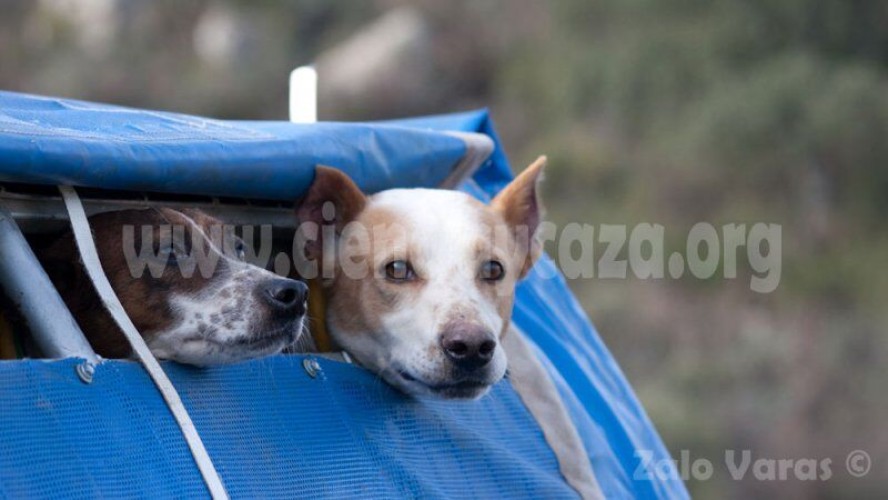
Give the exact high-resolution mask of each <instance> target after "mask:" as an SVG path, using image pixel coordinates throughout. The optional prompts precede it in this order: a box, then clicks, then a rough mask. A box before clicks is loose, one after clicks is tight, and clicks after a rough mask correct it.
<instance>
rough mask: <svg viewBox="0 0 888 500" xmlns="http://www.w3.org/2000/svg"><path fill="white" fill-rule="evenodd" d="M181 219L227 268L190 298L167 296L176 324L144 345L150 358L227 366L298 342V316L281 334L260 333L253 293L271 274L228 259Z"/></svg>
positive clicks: (300, 320) (197, 228) (195, 226)
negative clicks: (148, 350)
mask: <svg viewBox="0 0 888 500" xmlns="http://www.w3.org/2000/svg"><path fill="white" fill-rule="evenodd" d="M181 215H182V217H184V218H185V219H186V221H187V222H188V224H189V225H190V226H191V228H192V230H193V231H196V232H197V234H199V235H200V236H201V237H202V238H203V239H204V242H205V243H206V244H207V245H208V247H209V250H210V252H212V253H213V254H215V255H214V256H215V257H217V258H218V259H219V262H220V263H221V262H222V261H224V263H225V265H227V266H228V270H227V272H225V273H221V272H219V271H218V270H217V271H216V274H215V275H214V276H213V278H212V279H211V280H210V281H209V282H208V283H209V286H207V287H206V288H205V289H204V290H202V291H201V292H200V293H198V294H196V295H194V296H186V295H183V294H177V295H174V296H172V297H170V299H169V304H170V307H171V309H172V312H173V313H174V314H175V316H176V318H177V319H178V321H177V322H176V323H175V324H173V325H172V326H171V327H169V328H167V329H165V330H163V331H160V332H157V333H155V335H154V336H152V338H151V339H150V340H149V341H148V346H149V348H150V349H151V351H152V352H153V353H154V355H155V356H157V357H159V358H164V359H173V360H176V361H179V362H181V363H188V364H192V365H213V364H222V363H232V362H236V361H241V360H245V359H250V358H256V357H261V356H265V355H269V354H275V353H278V352H280V351H281V350H283V349H284V348H285V347H287V346H288V345H290V344H292V343H293V342H294V341H295V340H296V339H298V337H299V335H300V334H301V332H302V323H303V318H302V317H301V316H300V317H298V318H294V321H293V322H292V324H290V325H289V326H288V328H287V330H286V331H264V330H263V329H262V328H263V327H264V325H265V321H264V317H263V312H264V309H263V308H261V307H258V306H257V304H256V303H255V302H256V298H255V294H254V290H255V289H256V287H257V286H258V285H259V284H260V283H261V282H263V281H267V280H270V279H274V278H277V276H276V275H275V274H274V273H271V272H269V271H267V270H265V269H262V268H260V267H258V266H254V265H252V264H249V263H246V262H243V261H240V260H238V259H235V258H232V257H230V256H229V255H228V254H226V252H224V251H223V250H222V249H221V248H219V247H218V246H216V245H215V244H214V243H213V241H212V238H210V237H209V236H208V235H207V234H206V233H205V232H204V231H203V229H202V228H201V227H200V226H199V225H198V224H197V223H196V222H195V221H194V220H193V219H191V218H189V217H188V216H186V215H185V214H181Z"/></svg>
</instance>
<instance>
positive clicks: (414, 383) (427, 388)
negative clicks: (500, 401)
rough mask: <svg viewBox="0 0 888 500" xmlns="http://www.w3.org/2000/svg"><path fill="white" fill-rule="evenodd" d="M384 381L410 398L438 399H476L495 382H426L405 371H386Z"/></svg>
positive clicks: (479, 380) (468, 379) (465, 379)
mask: <svg viewBox="0 0 888 500" xmlns="http://www.w3.org/2000/svg"><path fill="white" fill-rule="evenodd" d="M384 378H385V379H386V381H387V382H388V383H389V384H391V385H392V386H394V387H396V388H398V389H400V390H401V392H404V393H405V394H408V395H410V396H431V397H434V398H439V399H478V398H480V397H481V396H484V395H485V394H487V392H488V391H490V387H491V386H492V385H493V384H494V383H496V382H497V381H492V382H491V381H488V380H484V379H479V378H464V379H461V380H454V381H442V382H428V381H426V380H425V379H422V378H420V377H418V376H415V375H413V374H411V373H409V372H407V371H406V370H398V369H395V370H386V372H385V374H384Z"/></svg>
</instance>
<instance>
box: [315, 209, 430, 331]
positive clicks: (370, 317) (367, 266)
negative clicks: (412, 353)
mask: <svg viewBox="0 0 888 500" xmlns="http://www.w3.org/2000/svg"><path fill="white" fill-rule="evenodd" d="M351 224H357V225H360V226H361V227H363V230H365V231H366V232H367V234H368V235H369V239H370V245H371V246H370V248H368V249H367V250H368V252H369V253H368V254H367V255H364V256H362V258H363V265H364V268H363V269H361V273H360V275H358V276H348V275H346V273H345V272H343V270H342V268H341V262H339V261H338V260H337V263H336V266H337V268H336V273H335V278H334V280H333V283H328V285H327V287H326V290H327V294H328V297H327V311H326V318H327V321H328V322H331V323H333V324H334V325H335V327H336V329H337V330H338V331H340V332H343V333H345V334H358V335H360V334H365V333H368V332H373V331H381V329H382V325H381V323H380V321H379V319H380V317H381V316H382V313H384V312H387V311H390V310H392V309H394V308H397V307H400V306H401V305H402V303H403V302H405V301H407V300H409V297H410V296H415V294H416V293H417V287H420V286H422V283H423V281H422V279H421V277H420V278H418V279H417V280H415V281H412V282H405V283H392V282H390V281H388V280H386V279H385V278H384V275H383V274H382V273H381V271H382V270H381V269H379V268H380V267H381V266H384V265H385V263H387V261H389V260H393V259H407V260H414V261H415V259H411V255H415V254H416V251H415V250H414V249H411V248H410V247H409V239H408V236H409V234H408V231H407V230H408V228H406V227H403V225H402V224H403V218H402V217H398V215H397V214H396V213H394V212H392V211H390V210H388V209H386V208H382V207H371V208H369V209H367V210H366V211H364V212H362V213H360V214H358V215H357V217H356V218H355V219H354V220H353V221H351ZM399 225H400V226H399ZM353 227H354V226H353ZM349 231H350V229H349V228H345V232H344V233H343V238H348V237H349ZM340 244H341V243H340ZM380 252H384V253H382V254H380ZM376 259H381V260H376ZM382 261H386V262H382ZM352 270H353V271H357V270H358V269H357V266H356V267H355V268H353V269H352Z"/></svg>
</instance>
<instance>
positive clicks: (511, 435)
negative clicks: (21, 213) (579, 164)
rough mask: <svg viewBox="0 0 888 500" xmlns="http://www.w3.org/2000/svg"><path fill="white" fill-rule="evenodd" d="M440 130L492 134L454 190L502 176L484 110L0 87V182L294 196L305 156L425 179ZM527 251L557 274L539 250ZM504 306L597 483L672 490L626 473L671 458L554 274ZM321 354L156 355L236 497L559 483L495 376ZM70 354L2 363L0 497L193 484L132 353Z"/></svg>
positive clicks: (499, 489) (446, 151)
mask: <svg viewBox="0 0 888 500" xmlns="http://www.w3.org/2000/svg"><path fill="white" fill-rule="evenodd" d="M442 131H465V132H481V133H485V134H488V135H489V136H491V137H492V138H493V139H494V141H495V142H496V146H497V147H496V150H495V152H494V154H493V156H492V157H491V158H490V159H489V160H488V161H487V162H485V164H484V165H482V167H481V168H480V169H479V170H478V171H477V172H476V173H475V174H474V176H473V177H472V178H471V179H469V180H467V181H466V182H465V183H464V184H463V186H462V189H464V190H466V191H468V192H470V193H471V194H473V195H475V196H477V197H479V198H481V199H487V198H489V197H490V196H491V195H492V194H494V193H495V192H497V191H498V190H499V189H500V188H502V186H504V185H505V184H506V183H507V182H508V181H509V179H510V178H511V177H512V173H511V169H510V167H509V164H508V162H507V160H506V157H505V155H504V153H503V151H502V149H501V148H500V146H499V141H498V140H497V138H496V134H495V132H494V129H493V125H492V123H491V121H490V119H489V117H488V114H487V112H486V111H475V112H469V113H460V114H453V115H446V116H438V117H427V118H417V119H409V120H399V121H394V122H385V123H363V124H354V123H321V124H315V125H295V124H290V123H285V122H243V121H220V120H211V119H206V118H199V117H193V116H184V115H178V114H172V113H161V112H152V111H141V110H133V109H127V108H120V107H114V106H106V105H99V104H91V103H84V102H79V101H72V100H66V99H53V98H44V97H35V96H29V95H23V94H14V93H6V92H0V181H8V182H19V183H40V184H62V183H64V184H73V185H77V186H88V187H100V188H108V189H122V190H140V191H156V192H170V193H187V194H205V195H213V196H231V197H243V198H261V199H273V200H292V199H295V198H296V197H298V196H299V195H300V194H302V192H303V191H304V189H305V188H306V187H307V186H308V184H309V183H310V182H311V176H312V172H313V168H314V165H315V164H317V163H322V164H328V165H332V166H336V167H338V168H342V169H343V170H345V171H346V172H347V173H349V174H350V175H351V176H352V177H353V178H355V179H356V181H357V182H358V184H359V185H361V186H362V187H363V188H364V189H366V190H368V191H377V190H380V189H384V188H387V187H395V186H435V185H437V184H438V183H440V182H441V181H442V180H443V179H444V178H445V177H446V176H447V174H449V173H450V171H451V169H452V167H453V165H454V164H455V163H456V162H457V161H458V160H459V159H460V158H461V156H462V154H463V153H464V151H465V147H464V145H463V143H462V141H460V140H459V139H456V138H454V137H451V136H449V135H446V134H444V133H441V132H442ZM537 265H538V266H543V267H545V268H547V270H554V269H552V268H553V266H554V264H553V262H552V261H551V260H550V259H548V258H546V257H544V258H542V259H541V261H540V262H539V263H538V264H537ZM546 274H551V273H546ZM514 321H515V323H516V325H517V326H518V327H519V328H520V329H522V330H523V331H524V332H525V334H527V336H528V337H529V340H530V341H531V342H532V344H533V346H534V347H535V349H536V351H537V353H538V355H539V357H540V359H541V360H542V362H543V364H544V366H545V368H546V370H547V371H548V373H549V375H550V376H551V377H552V379H553V381H554V382H555V384H556V386H557V387H558V390H559V392H560V395H561V397H562V399H563V400H564V402H565V404H566V406H567V408H568V410H569V412H570V415H571V418H572V419H573V422H574V424H575V425H576V427H577V429H578V431H579V434H580V437H581V439H582V441H583V444H584V446H585V448H586V450H587V452H588V454H589V456H590V458H591V462H592V466H593V469H594V471H595V474H596V477H597V479H598V482H599V484H600V486H601V489H602V491H603V492H604V493H605V495H606V496H608V497H612V498H629V497H634V498H684V497H687V493H686V491H685V488H684V486H683V484H682V483H681V481H680V480H679V479H678V478H677V474H658V475H655V476H651V475H640V476H639V475H637V474H636V469H638V465H639V461H640V459H641V458H640V457H641V456H642V454H645V455H649V457H650V458H651V459H652V460H653V461H655V462H658V463H668V462H667V461H668V460H669V455H668V453H667V451H666V449H665V448H664V446H663V444H662V442H661V440H660V438H659V436H658V435H657V433H656V430H655V429H654V427H653V426H652V424H651V422H650V421H649V420H648V418H647V416H646V415H645V413H644V410H643V409H642V407H641V405H640V404H639V402H638V400H637V399H636V397H635V395H634V394H633V392H632V390H631V388H630V387H629V385H628V383H627V382H626V379H625V378H624V376H623V375H622V373H621V371H620V369H619V367H618V366H617V364H616V363H615V361H614V359H613V358H612V356H611V355H610V353H609V352H608V350H607V348H606V347H605V346H604V344H603V343H602V342H601V339H600V338H599V336H598V334H597V332H596V331H595V329H594V327H593V326H592V324H591V323H590V321H589V320H588V318H587V317H586V315H585V314H584V312H583V311H582V309H581V308H580V306H579V304H578V303H577V301H576V300H575V298H574V297H573V296H572V295H571V294H570V292H569V290H568V288H567V286H566V283H565V282H564V280H563V279H561V278H560V277H559V278H555V279H542V278H541V277H540V276H538V275H536V274H534V273H531V276H530V278H529V279H527V280H526V281H525V282H523V283H522V284H521V285H520V286H519V289H518V292H517V297H516V304H515V312H514ZM319 362H320V364H321V376H320V377H317V378H312V377H309V376H308V375H307V374H306V373H305V371H304V370H303V367H302V356H275V357H270V358H267V359H263V360H256V361H252V362H246V363H241V364H238V365H233V366H224V367H215V368H210V369H196V368H189V367H184V366H180V365H176V364H175V363H166V364H165V368H166V369H167V371H168V372H169V373H170V376H171V378H172V379H173V381H174V383H175V385H176V387H177V388H178V389H179V392H180V393H181V394H182V397H183V400H184V402H185V405H186V407H187V408H188V410H189V412H190V413H191V415H192V417H193V419H194V421H195V424H196V426H197V429H198V431H199V432H200V434H201V436H202V438H203V440H204V442H205V443H206V444H207V448H208V451H209V453H210V456H211V457H212V458H213V461H214V463H215V465H216V467H217V469H218V471H219V473H220V475H221V477H222V480H223V481H224V482H225V485H226V487H227V488H228V491H229V493H230V494H231V495H232V496H233V497H234V498H261V497H328V498H333V497H336V498H341V497H345V496H348V497H355V496H365V497H375V498H391V497H396V496H401V497H404V496H406V497H422V498H446V497H450V498H457V497H458V498H466V497H480V498H495V497H498V498H517V497H533V498H560V497H571V496H573V495H574V494H573V491H572V490H571V489H570V488H569V487H568V486H567V484H566V483H565V482H564V480H563V478H562V477H561V476H560V473H559V471H558V467H557V463H556V461H555V458H554V455H553V453H552V451H551V450H550V449H549V448H548V445H547V444H546V442H545V440H544V439H543V436H542V433H541V431H540V429H539V427H538V425H537V424H536V422H534V420H533V418H532V417H531V416H530V414H529V413H528V412H527V410H526V408H525V407H524V406H523V404H522V403H521V400H520V399H519V398H518V397H517V395H516V394H515V392H514V390H513V389H512V388H511V386H510V384H509V382H508V380H505V381H503V382H501V383H500V384H498V385H497V386H496V387H495V388H494V390H493V391H492V393H491V395H489V396H487V397H485V398H482V399H481V400H479V401H472V402H443V401H434V400H427V399H421V398H420V399H414V398H409V397H405V396H403V395H401V394H399V393H398V392H396V391H394V390H393V389H391V388H390V387H389V386H387V385H386V384H385V383H383V382H381V381H380V380H379V379H378V378H376V377H374V376H373V375H371V374H369V373H367V372H365V371H364V370H362V369H361V368H358V367H355V366H351V365H346V364H342V363H338V362H333V361H327V360H320V361H319ZM74 365H75V362H74V361H73V360H62V361H6V362H0V401H2V404H3V408H2V410H0V498H7V497H10V498H12V497H14V498H20V497H45V496H57V497H89V498H94V497H120V496H149V497H173V496H175V497H187V496H204V495H206V490H205V487H204V486H203V483H202V480H201V478H200V475H199V473H198V471H197V468H196V466H195V465H194V462H193V460H192V459H191V456H190V455H189V453H188V450H187V446H186V445H185V443H184V441H183V439H182V436H181V433H180V431H179V429H178V428H177V427H176V425H175V422H174V421H173V418H172V417H171V415H170V413H169V411H168V410H167V409H166V407H165V406H164V403H163V400H162V398H161V397H160V395H159V393H158V392H157V390H156V389H155V387H154V386H153V384H152V383H151V381H150V380H149V379H148V377H147V375H146V374H145V373H144V371H143V370H142V369H141V367H140V366H139V365H137V364H135V363H133V362H131V361H124V360H115V361H106V362H104V363H102V364H101V365H100V366H99V368H98V370H97V373H96V375H95V381H94V382H93V383H92V384H90V385H86V384H83V383H82V382H80V380H79V379H78V378H77V377H76V376H75V373H74ZM640 452H641V453H640ZM661 472H662V471H661ZM667 472H668V471H667Z"/></svg>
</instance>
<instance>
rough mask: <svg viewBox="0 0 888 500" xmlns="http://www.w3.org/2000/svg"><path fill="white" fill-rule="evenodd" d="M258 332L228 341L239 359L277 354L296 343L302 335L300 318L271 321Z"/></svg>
mask: <svg viewBox="0 0 888 500" xmlns="http://www.w3.org/2000/svg"><path fill="white" fill-rule="evenodd" d="M259 332H260V333H258V334H253V335H245V336H244V337H241V338H238V339H236V340H235V341H234V342H230V343H228V345H227V347H229V348H230V349H231V350H232V351H234V352H236V353H238V354H239V355H240V356H241V359H245V360H246V359H253V358H260V357H263V356H269V355H272V354H277V353H279V352H281V351H283V350H284V349H286V348H287V347H289V346H291V345H293V344H294V343H296V341H298V340H299V337H300V336H301V335H302V318H301V317H300V318H298V319H291V320H287V321H272V322H269V323H268V324H267V325H265V327H264V328H260V329H259Z"/></svg>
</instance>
